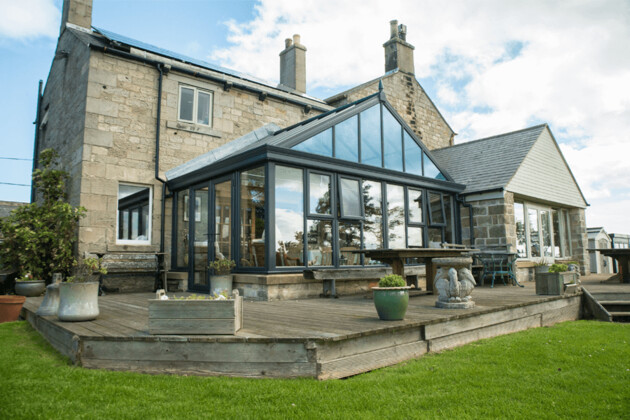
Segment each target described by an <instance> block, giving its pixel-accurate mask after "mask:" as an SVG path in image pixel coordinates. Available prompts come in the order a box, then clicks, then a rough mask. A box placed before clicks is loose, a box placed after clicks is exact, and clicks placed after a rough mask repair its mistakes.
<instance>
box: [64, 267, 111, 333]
mask: <svg viewBox="0 0 630 420" xmlns="http://www.w3.org/2000/svg"><path fill="white" fill-rule="evenodd" d="M95 274H107V270H106V269H105V268H103V267H102V266H101V260H100V259H99V258H86V259H84V260H83V262H82V263H80V264H78V265H77V266H76V268H75V270H74V275H73V276H70V277H68V278H67V279H66V281H65V282H62V283H61V284H59V311H58V312H57V317H58V318H59V320H60V321H91V320H93V319H96V317H97V316H98V314H99V309H98V285H99V283H98V279H94V277H96V276H95Z"/></svg>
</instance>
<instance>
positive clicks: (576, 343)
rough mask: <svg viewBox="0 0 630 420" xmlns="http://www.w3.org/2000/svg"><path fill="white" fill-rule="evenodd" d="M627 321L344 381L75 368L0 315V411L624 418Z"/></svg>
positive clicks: (572, 328)
mask: <svg viewBox="0 0 630 420" xmlns="http://www.w3.org/2000/svg"><path fill="white" fill-rule="evenodd" d="M629 344H630V325H627V324H626V325H624V324H611V323H599V322H594V321H577V322H567V323H563V324H558V325H556V326H554V327H551V328H538V329H533V330H527V331H523V332H520V333H517V334H512V335H508V336H502V337H497V338H493V339H489V340H483V341H479V342H477V343H473V344H470V345H467V346H464V347H461V348H458V349H455V350H451V351H446V352H443V353H441V354H431V355H425V356H424V357H422V358H420V359H418V360H414V361H410V362H407V363H404V364H400V365H398V366H395V367H391V368H386V369H380V370H378V371H374V372H370V373H367V374H364V375H358V376H356V377H353V378H349V379H346V380H333V381H323V382H318V381H316V380H310V379H301V380H277V379H241V378H205V377H179V376H162V375H155V376H151V375H142V374H134V373H126V372H109V371H100V370H87V369H82V368H78V367H74V366H72V365H70V364H69V362H68V361H67V360H66V359H64V358H63V357H61V356H59V355H58V354H57V353H56V352H55V351H54V350H53V349H52V348H51V347H50V346H49V345H48V344H47V343H46V342H45V341H44V340H43V339H42V338H41V337H40V336H39V334H38V333H37V332H35V331H34V330H32V329H31V327H30V326H29V325H28V324H27V323H25V322H12V323H5V324H0V418H3V419H5V418H6V419H17V418H28V419H32V418H56V419H57V418H116V419H118V418H142V419H145V418H210V417H222V418H225V417H227V418H329V417H334V418H362V419H363V418H453V419H465V418H527V419H535V418H603V419H614V418H628V416H630V346H629Z"/></svg>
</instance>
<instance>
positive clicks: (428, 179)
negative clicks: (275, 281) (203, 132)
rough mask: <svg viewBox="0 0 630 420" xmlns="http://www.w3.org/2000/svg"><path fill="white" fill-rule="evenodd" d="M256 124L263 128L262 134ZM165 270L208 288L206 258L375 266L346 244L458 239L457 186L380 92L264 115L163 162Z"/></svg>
mask: <svg viewBox="0 0 630 420" xmlns="http://www.w3.org/2000/svg"><path fill="white" fill-rule="evenodd" d="M261 133H262V134H261ZM167 177H168V179H169V181H168V185H169V189H170V190H171V191H173V192H174V194H173V213H172V218H173V219H172V238H173V240H172V261H171V269H172V270H181V271H188V273H189V287H190V289H193V290H206V289H207V288H208V270H207V265H208V261H213V260H215V259H222V258H227V259H233V260H234V261H236V264H237V266H236V269H235V271H236V272H241V273H245V272H252V273H254V272H255V273H279V272H295V271H302V270H304V269H306V268H319V267H348V268H352V267H361V266H366V265H373V264H378V261H372V260H370V259H368V258H366V257H364V256H363V255H362V254H360V253H355V252H353V251H356V250H360V249H373V248H406V247H437V246H439V245H440V243H441V242H460V224H459V218H460V217H459V206H458V205H457V204H458V203H457V193H459V192H461V191H462V190H463V189H464V186H463V185H461V184H457V183H454V182H452V179H451V178H450V176H449V175H448V174H447V173H445V172H444V171H443V170H441V169H440V168H439V167H438V165H436V164H435V163H434V161H433V159H432V157H431V154H430V152H428V151H427V149H426V148H425V146H424V145H423V144H422V142H421V141H420V140H419V139H418V138H417V137H416V136H415V134H414V133H413V131H412V130H411V129H410V128H409V127H408V126H407V125H406V123H405V122H404V121H403V120H402V118H400V116H399V115H398V114H397V113H396V111H395V110H394V109H393V108H392V106H391V105H390V104H389V103H388V102H387V100H386V98H385V95H384V93H383V92H382V91H381V92H379V93H377V94H375V95H372V96H369V97H367V98H364V99H362V100H360V101H357V102H355V103H352V104H349V105H346V106H344V107H342V108H338V109H336V110H333V111H330V112H328V113H325V114H322V115H318V116H316V117H314V118H311V119H309V120H306V121H304V122H302V123H300V124H297V125H295V126H292V127H289V128H286V129H280V128H279V127H277V126H275V125H273V124H270V125H267V126H265V127H263V129H259V130H256V132H252V133H250V134H248V135H246V136H243V137H241V138H239V139H237V140H234V141H232V142H230V143H228V144H226V145H224V146H222V147H220V148H218V149H215V150H213V151H211V152H209V153H208V154H206V155H203V156H200V157H199V158H196V159H193V161H191V162H188V163H186V164H184V165H182V166H181V167H178V168H175V169H174V170H172V171H169V172H167Z"/></svg>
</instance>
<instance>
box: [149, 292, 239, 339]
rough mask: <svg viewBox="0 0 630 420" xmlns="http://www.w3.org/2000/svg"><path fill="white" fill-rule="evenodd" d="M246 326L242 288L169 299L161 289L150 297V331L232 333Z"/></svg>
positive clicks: (155, 332)
mask: <svg viewBox="0 0 630 420" xmlns="http://www.w3.org/2000/svg"><path fill="white" fill-rule="evenodd" d="M242 327H243V297H242V296H239V293H238V290H233V291H232V296H229V295H228V293H227V291H224V292H221V293H214V294H213V295H201V296H199V295H191V296H186V297H172V298H169V297H168V296H166V295H165V294H164V290H158V291H157V293H156V299H150V300H149V333H150V334H230V335H233V334H235V333H236V331H238V330H240V329H241V328H242Z"/></svg>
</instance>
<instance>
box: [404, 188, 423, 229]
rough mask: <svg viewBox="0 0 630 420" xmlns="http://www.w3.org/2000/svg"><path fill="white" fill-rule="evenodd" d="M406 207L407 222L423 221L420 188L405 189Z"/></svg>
mask: <svg viewBox="0 0 630 420" xmlns="http://www.w3.org/2000/svg"><path fill="white" fill-rule="evenodd" d="M407 207H408V208H409V223H423V219H422V191H421V190H414V189H413V188H409V189H408V190H407Z"/></svg>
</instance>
